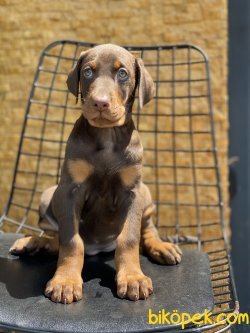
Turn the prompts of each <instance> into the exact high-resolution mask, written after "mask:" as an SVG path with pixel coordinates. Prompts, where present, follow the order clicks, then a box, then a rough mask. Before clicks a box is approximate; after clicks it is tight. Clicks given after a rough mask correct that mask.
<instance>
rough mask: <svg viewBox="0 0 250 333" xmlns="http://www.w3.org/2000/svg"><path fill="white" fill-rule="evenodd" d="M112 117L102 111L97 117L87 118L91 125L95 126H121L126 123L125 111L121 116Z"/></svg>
mask: <svg viewBox="0 0 250 333" xmlns="http://www.w3.org/2000/svg"><path fill="white" fill-rule="evenodd" d="M117 116H118V115H116V117H112V116H110V115H105V114H103V113H100V114H99V115H98V116H97V117H94V118H92V119H87V120H88V122H89V123H90V125H92V126H94V127H114V126H121V125H123V124H124V121H125V117H126V116H125V112H124V113H122V114H121V115H120V116H119V117H117Z"/></svg>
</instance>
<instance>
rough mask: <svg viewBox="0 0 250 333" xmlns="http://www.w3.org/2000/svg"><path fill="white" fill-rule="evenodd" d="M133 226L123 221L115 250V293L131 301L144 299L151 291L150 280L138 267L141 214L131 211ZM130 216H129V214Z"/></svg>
mask: <svg viewBox="0 0 250 333" xmlns="http://www.w3.org/2000/svg"><path fill="white" fill-rule="evenodd" d="M133 216H134V221H133V227H134V226H135V225H136V223H137V222H138V221H139V224H138V225H137V226H136V228H133V229H132V228H131V225H129V221H128V220H127V221H126V222H125V225H124V228H123V230H122V232H121V234H120V235H119V236H118V238H117V246H116V251H115V265H116V272H117V274H116V281H117V295H118V297H120V298H125V297H127V298H129V299H131V300H133V301H137V300H138V299H146V298H147V297H148V296H149V295H150V294H151V293H152V291H153V288H152V281H151V279H150V278H149V277H147V276H145V275H144V274H143V272H142V270H141V267H140V260H139V242H140V219H141V214H139V213H138V211H137V212H135V211H134V212H133ZM130 218H131V216H130Z"/></svg>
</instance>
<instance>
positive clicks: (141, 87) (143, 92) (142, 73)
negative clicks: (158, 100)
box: [136, 58, 155, 109]
mask: <svg viewBox="0 0 250 333" xmlns="http://www.w3.org/2000/svg"><path fill="white" fill-rule="evenodd" d="M136 62H137V67H138V91H139V94H138V95H139V107H140V109H142V107H143V105H145V104H147V103H148V102H149V101H151V99H152V98H153V97H154V92H155V89H154V82H153V79H152V77H151V76H150V74H149V72H148V71H147V70H146V68H145V66H144V64H143V61H142V59H140V58H139V59H138V58H137V59H136Z"/></svg>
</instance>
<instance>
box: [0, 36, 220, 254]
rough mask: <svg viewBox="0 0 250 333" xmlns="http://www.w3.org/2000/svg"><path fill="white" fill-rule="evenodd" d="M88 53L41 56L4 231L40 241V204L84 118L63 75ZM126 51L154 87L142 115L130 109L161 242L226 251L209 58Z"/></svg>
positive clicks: (187, 52) (165, 50) (198, 53)
mask: <svg viewBox="0 0 250 333" xmlns="http://www.w3.org/2000/svg"><path fill="white" fill-rule="evenodd" d="M93 46H94V44H89V43H81V42H75V41H58V42H55V43H52V44H51V45H49V46H48V47H47V48H46V49H45V50H44V51H43V52H42V55H41V58H40V61H39V64H38V68H37V72H36V74H35V78H34V83H33V85H32V89H31V93H30V98H29V101H28V106H27V110H26V114H25V119H24V125H23V130H22V135H21V140H20V145H19V150H18V157H17V162H16V167H15V173H14V179H13V184H12V189H11V194H10V198H9V201H8V204H7V208H6V212H5V214H4V215H3V216H2V218H1V220H0V222H1V229H2V230H4V231H14V232H23V233H28V234H30V233H33V232H38V233H39V234H41V233H42V231H41V230H39V229H38V227H37V220H38V215H37V210H38V204H39V198H40V195H41V192H42V191H43V190H44V189H46V188H47V187H49V186H51V185H53V184H56V183H57V182H58V180H59V177H60V168H61V166H62V162H63V158H64V150H65V144H66V140H67V137H68V135H69V133H70V131H71V129H72V126H73V123H74V121H75V120H76V119H77V118H78V117H79V115H80V110H81V108H80V105H76V104H75V98H74V96H72V95H71V94H70V93H69V91H68V90H67V86H66V78H67V74H68V72H69V71H70V69H71V68H72V66H73V65H74V63H75V62H76V60H77V58H78V56H79V54H80V52H81V51H83V50H85V49H87V48H89V47H93ZM127 49H128V50H129V51H131V52H133V53H135V54H136V55H137V56H138V57H142V58H143V60H144V63H145V65H146V66H147V68H148V70H149V72H150V73H151V75H152V77H153V79H154V81H155V85H156V94H155V98H154V100H153V101H151V102H150V103H149V104H148V105H146V106H145V108H144V109H143V110H142V111H141V112H140V111H139V108H138V103H137V100H136V102H135V105H134V109H133V116H134V121H135V124H136V126H137V128H138V130H139V132H140V135H141V139H142V142H143V146H144V171H143V174H144V181H145V183H146V184H148V186H149V187H150V190H151V193H152V196H153V198H154V200H155V203H156V212H155V223H156V225H157V227H158V228H159V230H160V233H161V235H162V236H163V237H164V236H166V235H173V236H176V237H177V241H178V239H179V240H181V239H182V238H179V236H182V235H191V236H194V238H193V241H194V243H195V245H196V246H197V247H198V248H199V249H201V248H203V249H204V250H206V251H208V250H209V249H211V248H212V247H213V246H214V242H217V245H218V246H219V247H221V248H223V247H224V238H223V237H224V223H223V207H222V194H221V188H220V179H219V170H218V161H217V155H216V146H215V134H214V125H213V114H212V107H211V91H210V76H209V66H208V60H207V57H206V55H205V54H204V52H203V51H202V50H201V49H199V48H197V47H195V46H192V45H173V46H153V47H127ZM190 239H191V238H190ZM190 239H189V240H190ZM186 243H188V241H187V242H186ZM218 246H217V247H218Z"/></svg>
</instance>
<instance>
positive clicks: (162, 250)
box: [146, 240, 182, 265]
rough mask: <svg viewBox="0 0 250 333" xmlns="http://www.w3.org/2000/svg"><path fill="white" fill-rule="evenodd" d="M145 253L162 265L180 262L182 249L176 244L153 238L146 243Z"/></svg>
mask: <svg viewBox="0 0 250 333" xmlns="http://www.w3.org/2000/svg"><path fill="white" fill-rule="evenodd" d="M146 250H147V253H148V254H149V255H150V257H151V258H152V259H154V260H155V261H157V262H158V263H160V264H163V265H166V264H167V265H176V264H179V263H180V262H181V256H182V251H181V249H180V248H179V246H178V245H175V244H172V243H168V242H163V241H161V240H154V241H153V242H151V243H150V244H148V246H147V248H146Z"/></svg>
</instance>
